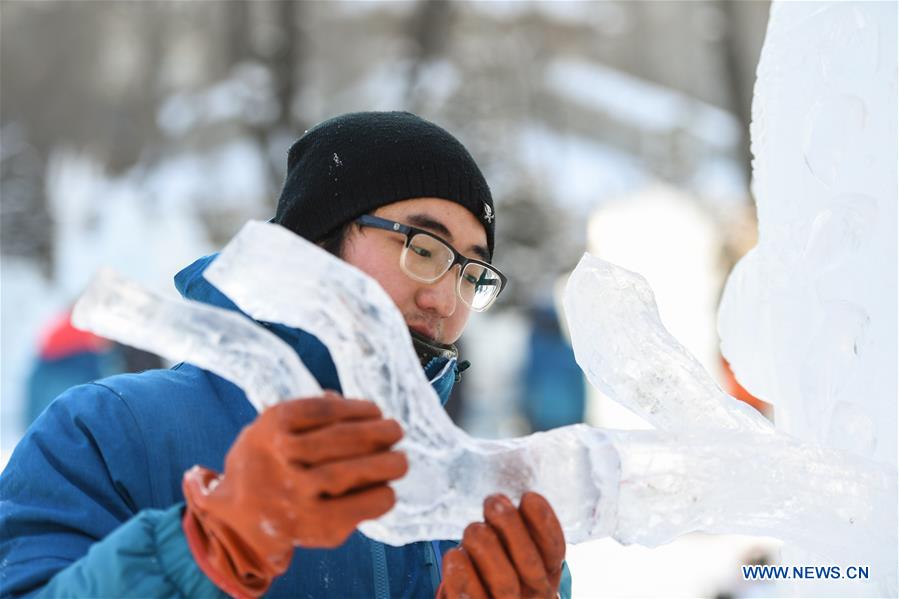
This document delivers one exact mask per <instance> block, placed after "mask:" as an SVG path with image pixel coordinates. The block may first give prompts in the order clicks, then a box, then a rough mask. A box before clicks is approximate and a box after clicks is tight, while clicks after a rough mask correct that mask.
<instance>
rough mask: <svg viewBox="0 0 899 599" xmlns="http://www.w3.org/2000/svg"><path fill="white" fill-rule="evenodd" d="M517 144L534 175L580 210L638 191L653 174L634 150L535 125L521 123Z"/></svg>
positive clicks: (558, 198) (560, 202)
mask: <svg viewBox="0 0 899 599" xmlns="http://www.w3.org/2000/svg"><path fill="white" fill-rule="evenodd" d="M517 147H518V150H517V151H518V152H519V156H520V157H521V161H522V163H523V165H524V166H525V168H526V169H527V171H528V172H531V173H535V177H536V178H537V179H538V180H540V181H541V182H543V185H544V186H545V187H546V189H547V190H548V193H550V194H551V195H552V197H553V199H554V201H555V202H556V203H557V204H558V205H560V206H563V207H566V208H568V209H569V210H572V211H575V212H577V213H581V214H587V213H589V211H590V210H592V209H593V208H595V207H596V206H598V205H600V204H602V203H603V202H604V201H607V200H609V199H611V198H614V197H618V196H621V195H624V194H627V193H630V192H634V191H636V190H637V189H639V188H641V187H642V186H643V185H645V183H646V181H647V179H648V178H649V174H648V173H647V171H646V169H645V167H644V166H643V165H642V164H641V163H640V161H639V160H637V159H636V158H635V157H633V156H631V155H630V154H627V153H625V152H622V151H620V150H616V149H615V148H613V147H611V146H609V145H605V144H601V143H597V142H596V141H593V140H589V139H586V138H583V137H579V136H577V135H560V134H559V133H557V132H554V131H552V130H550V129H548V128H546V127H543V126H540V125H536V124H531V125H524V126H522V127H521V132H520V133H519V136H518V144H517Z"/></svg>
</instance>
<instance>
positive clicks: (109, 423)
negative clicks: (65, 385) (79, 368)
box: [0, 384, 211, 597]
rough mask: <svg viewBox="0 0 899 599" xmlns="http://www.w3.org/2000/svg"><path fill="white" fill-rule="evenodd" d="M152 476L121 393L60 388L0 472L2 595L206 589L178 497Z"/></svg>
mask: <svg viewBox="0 0 899 599" xmlns="http://www.w3.org/2000/svg"><path fill="white" fill-rule="evenodd" d="M153 476H154V475H153V473H152V472H150V469H149V467H148V459H147V449H146V447H145V444H144V441H143V438H142V436H141V431H140V429H139V427H138V426H137V423H136V421H135V419H134V417H133V415H132V414H131V411H130V409H129V408H128V406H127V405H126V404H125V402H124V401H122V399H121V398H120V397H119V396H118V395H117V394H116V393H114V392H113V391H111V390H110V389H108V388H106V387H104V386H102V385H98V384H90V385H82V386H79V387H73V388H72V389H70V390H68V391H66V392H65V393H63V394H62V395H61V396H60V397H59V398H57V399H56V400H55V401H54V402H53V403H52V404H51V405H50V406H49V407H48V408H47V410H46V411H45V412H44V413H43V414H42V415H41V416H40V418H38V419H37V421H35V423H34V424H33V425H32V426H31V428H30V429H29V430H28V432H27V433H26V434H25V437H24V438H23V439H22V441H21V442H20V443H19V445H18V446H17V447H16V449H15V451H14V452H13V455H12V456H11V458H10V461H9V463H8V464H7V466H6V468H5V469H4V470H3V474H2V475H0V563H2V564H3V566H2V568H0V596H3V597H10V596H22V595H32V594H38V595H41V596H69V595H71V596H81V597H87V596H91V597H100V596H103V597H112V596H126V595H127V596H135V595H140V596H163V595H165V596H177V595H204V594H205V593H204V592H203V589H204V588H206V587H204V583H205V584H206V585H211V583H210V582H209V581H208V579H206V577H205V575H203V573H202V572H201V571H200V569H199V568H198V567H197V566H196V564H195V562H194V561H193V558H192V557H191V554H190V552H189V550H188V548H187V543H186V540H185V538H184V534H183V532H182V530H181V525H180V519H179V515H180V506H172V505H168V506H166V505H160V500H159V499H158V497H157V496H156V495H157V493H158V492H157V489H155V488H154V484H153ZM138 506H140V507H138ZM146 507H155V508H167V509H165V511H157V510H144V511H141V508H146Z"/></svg>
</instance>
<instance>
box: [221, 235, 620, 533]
mask: <svg viewBox="0 0 899 599" xmlns="http://www.w3.org/2000/svg"><path fill="white" fill-rule="evenodd" d="M205 276H206V278H207V279H208V280H209V281H211V282H212V283H213V284H214V285H215V286H216V287H218V288H219V289H220V290H221V291H222V292H224V293H225V294H227V295H228V297H230V298H231V300H232V301H234V302H235V303H236V304H237V305H238V306H240V308H241V309H242V310H244V311H245V312H246V313H247V314H250V315H251V316H252V317H253V318H255V319H257V320H261V321H272V322H280V323H283V324H286V325H288V326H293V327H298V328H302V329H303V330H306V331H308V332H309V333H312V334H313V335H315V336H316V337H318V338H319V339H320V340H321V341H322V342H323V343H324V344H325V345H326V346H327V347H328V349H329V350H330V352H331V356H332V358H333V360H334V363H335V365H336V367H337V373H338V375H339V377H340V382H341V385H342V387H343V392H344V395H345V396H347V397H360V398H365V399H370V400H372V401H374V402H375V403H377V404H378V406H379V407H380V408H381V410H382V411H383V412H384V414H385V415H386V416H388V417H391V418H396V419H397V420H398V421H399V422H400V423H401V424H402V426H403V429H404V431H405V433H406V435H405V438H404V439H403V441H402V444H401V447H402V449H403V450H405V451H406V453H407V456H408V458H409V464H410V468H409V473H408V474H407V475H406V476H405V477H404V478H403V479H402V480H400V481H399V482H398V483H396V484H395V485H394V487H395V489H396V492H397V497H398V503H397V506H396V508H395V509H393V510H392V511H391V512H390V513H389V514H387V515H386V516H384V517H383V518H381V519H379V520H377V521H373V522H367V523H364V524H363V525H362V526H361V527H360V528H361V529H362V531H363V532H364V533H365V534H366V535H368V536H370V537H372V538H375V539H377V540H380V541H384V542H387V543H391V544H394V545H400V544H404V543H408V542H411V541H417V540H424V539H436V538H461V534H462V531H463V529H464V527H465V525H466V524H468V523H469V522H473V521H476V520H480V519H481V518H482V510H483V507H482V502H483V499H484V498H485V497H486V496H487V495H489V494H491V493H497V492H502V493H506V494H508V495H510V496H511V497H514V498H517V497H519V496H520V495H521V494H522V493H523V492H524V491H526V490H534V491H537V492H539V493H542V494H544V495H545V496H546V497H547V499H548V500H549V501H550V502H551V503H552V505H553V506H554V507H555V509H556V511H557V512H558V514H559V517H560V520H561V521H562V523H563V527H564V528H565V532H566V536H567V537H568V538H569V539H571V540H572V541H573V542H577V541H580V540H585V539H588V538H597V537H601V536H606V535H608V534H609V532H610V530H611V525H612V523H613V522H614V507H615V505H616V501H615V498H616V490H617V477H618V457H617V454H616V452H615V450H614V449H613V448H612V446H611V444H610V443H609V441H608V440H607V438H606V436H605V435H604V434H603V433H602V432H601V431H599V430H596V429H591V428H590V427H587V426H576V427H568V428H565V429H559V430H555V431H551V432H548V433H542V434H538V435H532V436H530V437H526V438H520V439H508V440H502V441H488V440H481V439H474V438H471V437H469V436H468V435H467V434H466V433H464V432H463V431H462V430H460V429H458V428H457V427H456V426H455V425H454V424H453V423H452V421H451V420H450V419H449V416H448V415H447V414H446V411H445V410H444V409H443V407H442V406H441V405H440V401H439V399H438V398H437V395H436V394H435V393H434V390H433V389H432V388H431V386H430V384H429V383H428V381H427V379H426V378H425V376H424V372H423V371H422V368H421V364H420V363H419V361H418V358H417V357H416V355H415V351H414V349H413V347H412V339H411V337H410V336H409V330H408V327H407V326H406V323H405V320H404V319H403V316H402V315H401V314H400V312H399V310H398V309H397V308H396V306H395V305H394V303H393V300H391V299H390V297H389V296H388V295H387V294H386V293H385V292H384V290H383V289H382V288H381V286H380V285H379V284H378V283H377V282H376V281H375V280H374V279H372V278H370V277H368V276H367V275H365V274H364V273H362V272H361V271H359V270H358V269H356V268H354V267H352V266H350V265H349V264H347V263H346V262H344V261H342V260H339V259H337V258H335V257H334V256H332V255H330V254H328V253H327V252H325V251H323V250H322V249H321V248H319V247H317V246H316V245H314V244H311V243H309V242H307V241H305V240H303V239H302V238H300V237H298V236H296V235H294V234H293V233H291V232H289V231H288V230H286V229H284V228H283V227H280V226H277V225H269V224H263V223H249V224H247V225H246V226H245V227H244V229H243V230H242V231H241V232H240V233H239V234H238V235H237V236H236V237H235V238H234V239H233V240H232V241H231V243H230V244H229V245H228V247H226V248H225V250H224V251H223V252H222V253H221V254H220V255H219V257H218V258H217V259H216V260H215V262H214V263H213V264H212V265H211V266H210V267H209V268H208V269H207V271H206V273H205ZM285 281H289V282H290V284H285V283H284V282H285Z"/></svg>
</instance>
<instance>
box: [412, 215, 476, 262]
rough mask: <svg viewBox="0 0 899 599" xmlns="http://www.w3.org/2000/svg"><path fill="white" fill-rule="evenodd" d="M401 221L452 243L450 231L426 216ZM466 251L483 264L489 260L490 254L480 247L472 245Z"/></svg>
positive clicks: (416, 216)
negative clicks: (426, 230)
mask: <svg viewBox="0 0 899 599" xmlns="http://www.w3.org/2000/svg"><path fill="white" fill-rule="evenodd" d="M403 220H405V221H406V222H407V223H408V224H410V225H412V226H413V227H419V228H422V229H428V230H430V231H431V232H432V233H437V234H439V235H440V236H441V237H443V238H445V239H446V240H447V241H449V242H450V243H453V234H452V233H450V230H449V229H448V228H447V227H446V225H444V224H443V223H442V222H440V221H439V220H435V219H434V218H432V217H430V216H428V215H427V214H410V215H409V216H407V217H405V218H404V219H403ZM468 251H470V252H473V253H474V254H476V255H477V257H478V258H480V259H481V260H483V261H484V262H487V261H488V260H489V259H490V254H489V253H488V252H487V248H485V247H484V246H482V245H473V246H471V247H470V248H468Z"/></svg>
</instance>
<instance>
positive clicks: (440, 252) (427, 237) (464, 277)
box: [356, 214, 506, 312]
mask: <svg viewBox="0 0 899 599" xmlns="http://www.w3.org/2000/svg"><path fill="white" fill-rule="evenodd" d="M356 222H357V223H358V224H359V225H361V226H363V227H374V228H375V229H383V230H385V231H392V232H394V233H401V234H402V235H405V236H406V243H405V245H404V246H403V253H402V254H400V267H401V268H402V269H403V272H405V273H406V274H407V275H408V276H409V277H410V278H412V279H415V280H416V281H421V282H422V283H434V282H436V281H437V280H438V279H440V277H442V276H443V275H445V274H446V273H447V272H448V271H449V270H450V269H451V268H452V267H453V266H455V265H456V264H458V265H459V267H460V268H459V272H460V276H459V281H458V284H457V285H456V292H457V293H458V294H459V298H460V299H461V300H462V301H463V302H464V303H465V305H467V306H468V307H469V308H471V309H472V310H474V311H475V312H483V311H484V310H486V309H487V308H489V307H490V305H491V304H492V303H493V302H494V300H496V298H497V296H499V293H500V291H502V290H503V288H504V287H505V286H506V277H505V276H504V275H503V274H502V273H501V272H499V271H498V270H496V268H494V267H493V266H491V265H490V264H487V263H486V262H483V261H481V260H472V259H471V258H466V257H465V256H463V255H462V254H460V253H459V252H457V251H456V249H455V248H454V247H453V246H451V245H450V244H448V243H447V242H446V241H444V240H442V239H440V238H439V237H437V236H436V235H434V234H433V233H430V232H428V231H425V230H424V229H419V228H417V227H410V226H409V225H404V224H402V223H398V222H396V221H392V220H387V219H385V218H380V217H378V216H372V215H370V214H365V215H363V216H360V217H359V218H357V219H356Z"/></svg>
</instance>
